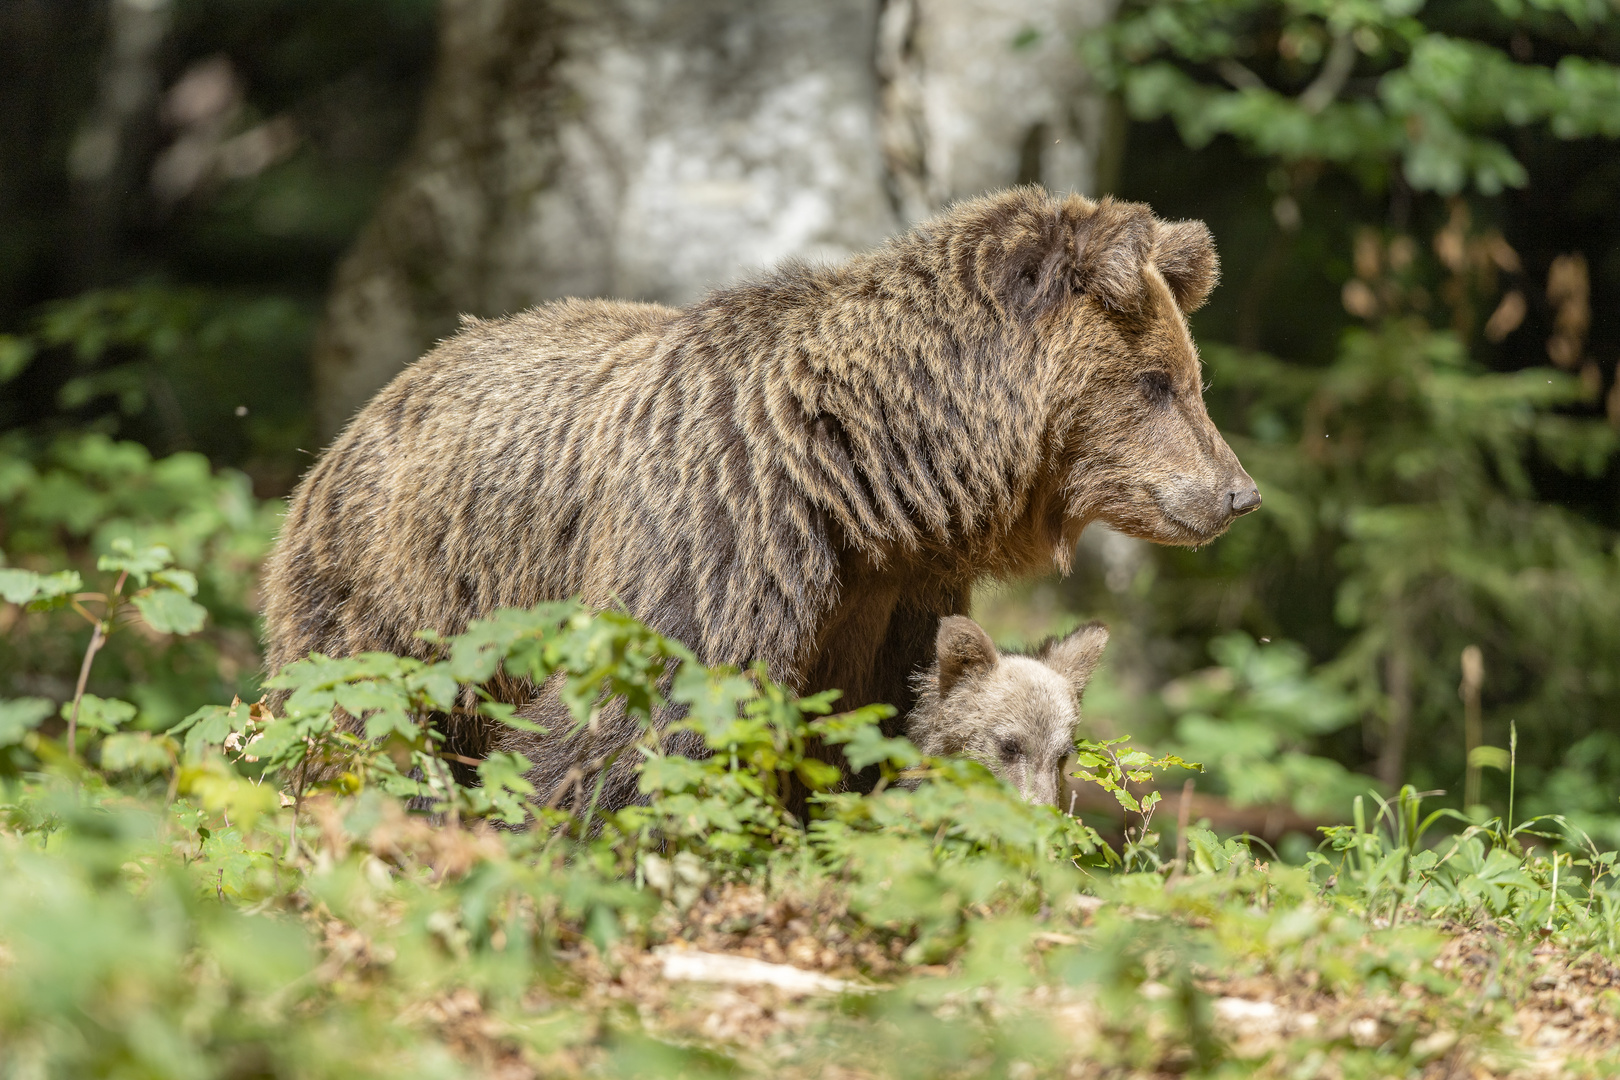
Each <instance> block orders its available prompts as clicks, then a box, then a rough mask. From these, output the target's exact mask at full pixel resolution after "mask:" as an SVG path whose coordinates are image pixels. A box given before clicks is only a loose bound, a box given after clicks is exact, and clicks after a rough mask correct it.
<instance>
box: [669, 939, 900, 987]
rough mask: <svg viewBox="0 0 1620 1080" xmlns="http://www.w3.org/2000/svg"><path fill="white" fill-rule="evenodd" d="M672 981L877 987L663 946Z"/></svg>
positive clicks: (735, 984)
mask: <svg viewBox="0 0 1620 1080" xmlns="http://www.w3.org/2000/svg"><path fill="white" fill-rule="evenodd" d="M653 955H654V956H656V957H657V958H658V959H659V960H660V961H661V962H662V963H663V976H664V978H665V979H666V980H668V981H670V982H706V983H724V984H726V985H728V986H774V987H776V988H777V989H778V990H782V991H784V992H786V993H789V994H801V995H803V994H850V993H870V992H871V991H872V990H873V989H875V988H874V987H870V986H863V985H861V984H860V983H853V982H849V981H848V980H846V979H835V978H833V977H832V976H831V975H823V974H821V973H820V972H816V971H805V970H804V969H803V968H796V967H792V966H791V965H788V964H773V963H770V962H769V961H766V960H755V959H753V958H752V957H747V956H731V955H728V954H726V953H711V952H701V951H699V950H696V949H681V948H676V947H674V946H670V945H663V946H660V947H659V948H657V949H655V950H653Z"/></svg>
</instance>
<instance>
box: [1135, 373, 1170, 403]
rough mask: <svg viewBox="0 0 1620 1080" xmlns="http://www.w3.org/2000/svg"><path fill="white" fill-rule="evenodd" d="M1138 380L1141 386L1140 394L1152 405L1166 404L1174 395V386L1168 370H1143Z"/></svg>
mask: <svg viewBox="0 0 1620 1080" xmlns="http://www.w3.org/2000/svg"><path fill="white" fill-rule="evenodd" d="M1138 381H1139V382H1140V383H1141V386H1142V396H1143V397H1145V398H1147V399H1148V401H1150V402H1152V403H1153V404H1154V405H1165V404H1168V403H1169V401H1170V399H1171V398H1172V397H1173V396H1174V395H1175V386H1174V384H1172V383H1171V381H1170V373H1169V372H1166V371H1144V372H1143V373H1142V374H1141V376H1140V377H1139V380H1138Z"/></svg>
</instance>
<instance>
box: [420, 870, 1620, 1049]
mask: <svg viewBox="0 0 1620 1080" xmlns="http://www.w3.org/2000/svg"><path fill="white" fill-rule="evenodd" d="M1173 887H1174V886H1173V885H1172V886H1171V888H1173ZM1083 906H1084V907H1085V908H1086V911H1087V913H1086V916H1085V918H1084V920H1083V921H1084V924H1085V925H1086V926H1088V927H1092V926H1095V925H1096V921H1097V918H1098V917H1099V916H1100V915H1101V914H1103V913H1104V912H1105V911H1107V910H1108V909H1109V907H1110V906H1112V907H1114V908H1116V909H1117V908H1118V906H1119V905H1117V904H1115V905H1111V904H1110V903H1109V902H1107V901H1101V900H1095V899H1094V898H1087V902H1086V903H1085V904H1084V905H1083ZM1120 913H1121V912H1118V911H1117V910H1116V914H1120ZM1122 914H1125V915H1126V917H1127V919H1129V918H1135V919H1139V920H1146V921H1152V920H1155V919H1158V918H1161V915H1159V914H1157V913H1152V912H1145V911H1139V912H1134V913H1131V912H1123V913H1122ZM1251 914H1254V913H1251ZM1280 918H1281V919H1286V915H1284V916H1280ZM1192 921H1193V923H1194V924H1195V926H1194V928H1195V929H1203V930H1211V929H1213V930H1216V931H1217V932H1218V931H1219V927H1218V925H1217V923H1218V922H1219V916H1217V918H1216V919H1214V920H1211V919H1203V920H1198V919H1194V920H1192ZM1199 922H1202V923H1203V925H1202V926H1197V925H1196V924H1197V923H1199ZM652 929H653V931H654V933H653V935H652V936H653V937H654V938H655V939H662V941H663V943H662V944H658V945H655V946H646V945H632V944H629V943H620V944H619V945H617V946H615V947H614V948H612V949H610V950H609V951H608V953H607V954H601V953H598V952H597V951H596V950H595V949H593V948H592V947H591V946H590V945H589V944H588V943H584V942H581V943H579V944H578V945H577V947H576V948H574V949H572V950H569V951H567V952H565V954H564V958H565V960H566V964H567V969H568V974H569V978H568V980H567V983H568V988H567V990H566V994H567V995H568V996H569V997H571V998H573V1004H574V1005H575V1006H576V1007H579V1008H581V1009H582V1010H583V1011H584V1012H585V1013H586V1014H594V1015H598V1016H609V1015H622V1016H631V1015H633V1016H634V1017H635V1018H636V1021H637V1022H638V1026H640V1027H641V1028H642V1030H644V1031H645V1032H646V1034H648V1035H650V1036H652V1037H654V1038H655V1039H657V1040H659V1041H660V1042H662V1043H665V1044H670V1045H678V1046H684V1047H688V1048H701V1049H703V1050H707V1051H710V1052H713V1053H715V1054H716V1055H719V1056H720V1058H721V1059H722V1060H726V1061H728V1062H730V1063H733V1064H734V1065H736V1066H740V1067H741V1068H742V1070H743V1071H744V1072H746V1073H750V1074H757V1075H769V1076H782V1077H794V1076H805V1077H809V1076H844V1077H851V1078H854V1077H876V1076H889V1075H896V1074H899V1075H938V1074H934V1073H931V1072H930V1070H929V1068H928V1067H927V1064H926V1063H928V1062H929V1061H930V1060H931V1059H932V1055H931V1054H928V1053H923V1054H921V1055H920V1060H919V1061H918V1062H917V1063H916V1066H921V1067H916V1066H913V1067H908V1066H907V1065H906V1064H905V1063H903V1062H900V1063H897V1062H895V1061H893V1060H889V1059H887V1058H886V1057H880V1058H879V1059H877V1060H873V1059H870V1058H868V1059H867V1060H866V1061H864V1062H863V1060H862V1047H863V1044H866V1043H868V1042H869V1044H870V1046H871V1048H872V1052H879V1051H881V1050H884V1049H888V1048H892V1047H894V1046H895V1045H896V1042H897V1039H896V1035H897V1032H896V1031H895V1030H893V1028H894V1027H895V1023H894V1017H893V1015H892V1012H891V1010H885V1009H883V1008H874V1007H872V1003H873V1002H874V1001H876V1000H878V999H880V998H881V997H882V996H883V995H885V994H888V995H895V994H897V993H899V994H900V996H901V997H903V998H904V999H905V1005H906V1007H907V1008H908V1009H918V1008H921V1009H925V1010H927V1011H930V1012H932V1014H933V1016H934V1018H935V1019H937V1020H938V1021H941V1022H943V1023H944V1024H946V1025H950V1024H953V1023H965V1024H970V1025H975V1024H979V1023H981V1022H982V1021H983V1020H984V1019H985V1018H987V1017H994V1018H995V1019H996V1020H998V1021H999V1022H1001V1023H1002V1024H1003V1025H1005V1024H1006V1022H1007V1019H1008V1017H1009V1016H1010V1015H1011V1014H1013V1013H1017V1014H1019V1015H1020V1016H1021V1018H1022V1020H1023V1021H1024V1022H1025V1023H1031V1024H1034V1025H1038V1026H1042V1027H1045V1028H1047V1029H1048V1033H1047V1034H1049V1035H1050V1037H1052V1038H1055V1039H1056V1040H1057V1042H1058V1043H1059V1044H1061V1047H1062V1049H1061V1052H1060V1053H1059V1055H1058V1057H1057V1058H1055V1059H1054V1058H1052V1057H1051V1056H1050V1050H1051V1049H1052V1047H1050V1046H1047V1047H1043V1050H1045V1051H1046V1052H1047V1053H1046V1060H1045V1063H1044V1066H1043V1067H1040V1068H1037V1067H1036V1066H1035V1065H1033V1064H1029V1063H1023V1062H1020V1061H1018V1060H1016V1059H1014V1060H1012V1061H1010V1062H1007V1061H1002V1062H1000V1064H1001V1065H1003V1066H1004V1067H1005V1069H1004V1071H1005V1074H1006V1075H1009V1076H1036V1075H1063V1076H1069V1077H1102V1076H1120V1077H1124V1076H1130V1077H1138V1076H1139V1077H1160V1076H1164V1077H1169V1076H1180V1075H1184V1074H1187V1073H1188V1072H1189V1071H1200V1070H1198V1069H1196V1068H1195V1066H1196V1064H1197V1062H1196V1061H1195V1060H1194V1059H1195V1057H1196V1056H1197V1053H1198V1052H1199V1051H1198V1050H1197V1049H1195V1048H1190V1047H1189V1045H1188V1043H1189V1039H1188V1038H1187V1031H1186V1030H1185V1027H1186V1025H1187V1021H1188V1019H1189V1017H1188V1016H1187V1015H1186V1014H1185V1012H1182V1013H1180V1014H1179V1015H1178V1011H1177V1010H1175V1009H1168V1010H1167V1009H1164V1008H1162V1007H1161V1006H1163V1005H1164V1004H1165V1003H1166V1002H1167V1000H1168V999H1170V998H1172V997H1173V996H1175V994H1176V991H1175V990H1174V989H1172V988H1171V987H1169V986H1166V985H1165V984H1164V983H1162V982H1158V981H1155V980H1152V979H1145V980H1143V981H1141V982H1140V983H1139V984H1138V985H1137V986H1136V987H1135V988H1134V994H1135V995H1136V997H1137V998H1138V1005H1139V1007H1138V1008H1134V1009H1133V1008H1131V1007H1130V1003H1129V1002H1124V1003H1122V1002H1121V1001H1119V1000H1118V999H1117V994H1115V995H1114V997H1115V1000H1112V1001H1109V1002H1106V1003H1104V1002H1102V1001H1099V994H1098V992H1097V991H1096V990H1095V989H1089V990H1088V989H1078V988H1074V987H1063V986H1054V985H1053V984H1052V983H1050V982H1044V981H1037V982H1036V983H1035V984H1034V985H1024V986H1016V987H1003V986H998V985H995V984H980V985H976V986H971V987H969V986H964V985H963V984H962V983H961V981H960V980H959V978H957V977H958V976H960V975H961V970H960V964H943V965H928V964H908V963H906V962H905V961H904V960H903V959H901V957H900V953H901V945H902V943H901V942H900V940H899V939H892V940H891V941H890V942H889V943H888V947H883V946H881V945H879V944H878V943H876V942H874V941H873V940H872V939H871V938H870V937H869V936H868V935H867V934H865V933H864V932H863V930H862V929H861V928H860V927H859V926H858V925H855V924H853V923H851V921H850V920H849V919H848V912H847V910H845V909H844V907H843V906H842V904H841V903H840V901H839V898H838V895H837V893H836V891H824V892H823V893H822V895H820V896H819V897H813V898H806V897H803V896H798V897H795V896H792V895H775V896H773V895H771V894H770V893H768V892H767V891H766V890H765V889H762V888H759V887H756V886H749V885H728V886H724V887H720V888H718V889H712V890H709V891H708V892H707V893H706V894H705V895H704V896H703V897H702V898H701V899H699V900H698V901H697V902H695V903H693V904H692V905H691V906H690V907H689V908H688V909H687V910H686V911H684V912H681V911H677V910H676V909H675V908H674V906H673V905H666V907H665V909H664V911H663V912H661V913H660V915H659V916H658V917H657V919H656V920H655V924H654V926H653V928H652ZM1268 929H1270V930H1271V931H1272V932H1273V936H1275V929H1276V928H1275V927H1271V928H1268ZM1388 929H1391V928H1389V927H1388V926H1387V920H1375V924H1374V925H1372V926H1370V927H1369V928H1368V932H1367V935H1366V936H1365V939H1364V940H1363V941H1362V942H1360V943H1356V942H1350V943H1343V942H1341V943H1340V945H1341V948H1340V949H1339V950H1338V955H1337V960H1338V961H1339V962H1340V963H1341V964H1343V965H1347V966H1348V967H1350V968H1356V969H1360V970H1363V971H1367V972H1370V973H1372V974H1373V976H1374V977H1372V978H1370V979H1368V980H1367V981H1365V982H1361V983H1359V984H1357V985H1354V986H1348V987H1347V986H1334V985H1331V983H1332V981H1333V980H1331V979H1327V978H1324V977H1323V973H1322V972H1321V971H1320V970H1319V968H1318V967H1317V966H1313V965H1311V964H1309V963H1300V964H1297V965H1296V966H1293V967H1292V968H1291V969H1290V966H1289V965H1288V964H1286V963H1284V964H1277V963H1270V964H1260V965H1254V966H1253V969H1252V970H1247V971H1225V972H1222V971H1215V970H1206V971H1202V972H1199V973H1197V975H1196V977H1195V978H1194V979H1193V987H1194V988H1195V990H1196V992H1197V999H1196V1001H1195V1004H1194V1008H1195V1009H1196V1010H1200V1011H1202V1013H1203V1015H1202V1017H1201V1018H1199V1019H1197V1020H1195V1021H1194V1023H1193V1026H1195V1027H1196V1026H1198V1024H1200V1023H1201V1024H1203V1025H1205V1027H1206V1030H1205V1031H1204V1032H1203V1035H1202V1037H1203V1039H1204V1040H1205V1041H1206V1042H1207V1044H1208V1045H1207V1046H1206V1047H1204V1048H1203V1052H1204V1053H1206V1054H1211V1055H1213V1056H1215V1057H1217V1058H1218V1059H1219V1060H1220V1063H1221V1064H1222V1065H1223V1066H1224V1068H1223V1069H1222V1070H1221V1072H1222V1075H1228V1074H1231V1075H1258V1076H1290V1077H1292V1076H1312V1077H1318V1076H1319V1077H1341V1076H1363V1075H1365V1076H1401V1075H1412V1076H1422V1077H1425V1078H1441V1077H1470V1078H1481V1080H1483V1078H1495V1077H1502V1078H1508V1077H1553V1076H1570V1075H1581V1076H1585V1075H1593V1076H1603V1075H1613V1074H1615V1073H1617V1072H1620V966H1617V965H1616V964H1615V963H1614V962H1613V960H1612V959H1609V958H1606V957H1604V956H1603V955H1601V954H1600V953H1599V952H1597V951H1582V950H1574V949H1570V948H1565V947H1560V946H1557V945H1554V944H1551V943H1549V942H1546V941H1538V940H1535V939H1534V938H1532V939H1525V938H1523V937H1522V936H1521V935H1519V934H1517V933H1516V932H1515V931H1513V930H1512V929H1511V928H1507V927H1495V926H1491V925H1484V926H1462V925H1457V924H1455V923H1433V924H1421V923H1419V924H1415V925H1409V926H1407V927H1406V930H1407V932H1408V933H1409V934H1411V935H1413V936H1412V938H1411V939H1409V940H1408V942H1407V944H1409V945H1411V944H1415V945H1416V946H1417V947H1418V949H1419V951H1421V952H1423V953H1424V955H1425V958H1426V959H1427V964H1428V967H1429V968H1430V969H1431V970H1432V973H1433V976H1434V977H1433V978H1430V979H1422V978H1419V979H1410V978H1408V979H1404V980H1401V982H1400V985H1399V986H1392V985H1389V983H1388V982H1386V981H1385V980H1382V979H1380V978H1378V977H1377V972H1378V970H1379V969H1380V968H1381V967H1383V966H1384V965H1385V964H1386V958H1387V942H1379V941H1378V940H1376V939H1377V938H1378V937H1379V934H1380V931H1385V930H1388ZM1395 929H1399V928H1395ZM1285 934H1286V930H1285ZM1034 941H1035V944H1036V948H1037V950H1047V949H1052V948H1059V947H1065V946H1076V945H1078V944H1079V943H1080V941H1081V939H1080V938H1079V937H1076V936H1073V935H1069V934H1064V933H1058V932H1049V933H1046V934H1044V935H1042V934H1036V935H1035V937H1034ZM1345 944H1348V946H1349V947H1348V948H1344V947H1343V946H1344V945H1345ZM1357 944H1360V945H1361V946H1362V947H1363V949H1364V951H1362V952H1360V953H1359V954H1358V950H1357V948H1356V945H1357ZM738 959H741V960H743V961H744V963H741V964H738V963H735V962H733V961H735V960H738ZM1009 959H1012V960H1015V961H1017V960H1018V957H1016V956H1014V957H1010V958H1009ZM1295 959H1301V957H1296V958H1295ZM555 1004H557V1002H556V1001H555V1000H547V999H546V998H537V999H536V1000H534V1001H533V1002H531V1005H532V1007H533V1008H534V1010H535V1012H536V1015H544V1014H545V1013H546V1012H547V1011H548V1010H549V1009H550V1008H551V1007H552V1006H554V1005H555ZM1122 1005H1123V1007H1122ZM414 1018H415V1019H418V1020H421V1021H426V1022H427V1023H428V1024H429V1025H430V1026H432V1027H434V1028H435V1029H436V1030H437V1033H438V1034H439V1036H440V1037H441V1038H444V1039H445V1040H446V1041H447V1042H449V1043H450V1044H451V1045H453V1046H455V1047H457V1049H458V1053H459V1055H461V1056H463V1057H464V1059H465V1060H467V1061H469V1063H473V1062H476V1063H477V1064H478V1065H479V1066H480V1067H481V1068H482V1070H484V1071H486V1072H487V1073H488V1074H489V1075H492V1076H499V1077H503V1078H507V1077H510V1078H514V1080H515V1078H519V1077H533V1076H545V1075H555V1074H575V1073H589V1072H592V1071H594V1070H595V1067H597V1066H599V1065H600V1063H601V1062H600V1059H601V1057H602V1053H601V1051H602V1049H603V1046H604V1043H603V1041H602V1040H600V1039H596V1040H580V1041H578V1042H576V1043H575V1044H574V1045H572V1046H570V1047H568V1048H566V1049H560V1050H558V1051H557V1052H555V1053H553V1054H549V1055H544V1056H541V1057H538V1058H537V1057H535V1056H534V1055H532V1054H525V1053H523V1052H521V1051H520V1050H519V1049H518V1048H517V1045H516V1044H515V1043H514V1042H513V1041H512V1040H511V1039H509V1038H508V1036H509V1034H510V1031H509V1030H508V1025H507V1023H506V1022H504V1021H500V1020H495V1019H493V1018H491V1017H490V1016H488V1015H486V1014H485V1013H484V1012H483V1010H482V1008H481V1006H480V1004H479V999H478V996H477V995H476V994H473V993H470V992H468V991H461V992H458V993H455V994H451V995H447V996H445V997H442V998H440V999H438V1000H436V1001H433V1002H431V1003H428V1004H425V1005H424V1006H423V1007H422V1008H421V1010H420V1011H419V1012H418V1013H417V1015H416V1017H414ZM1178 1022H1179V1023H1178ZM1133 1025H1134V1029H1133ZM880 1028H889V1029H890V1030H887V1031H880V1030H879V1029H880ZM1178 1028H1179V1029H1180V1030H1178ZM1192 1041H1194V1042H1196V1041H1197V1040H1196V1039H1194V1040H1192ZM953 1064H954V1066H955V1067H954V1068H952V1069H950V1071H951V1072H952V1073H953V1074H954V1073H960V1074H961V1075H981V1074H986V1075H987V1074H991V1073H993V1072H995V1071H996V1070H995V1068H994V1066H995V1065H996V1064H997V1062H996V1061H995V1060H993V1059H990V1058H985V1059H984V1060H983V1061H982V1062H980V1063H979V1064H978V1065H974V1064H973V1063H971V1062H969V1061H957V1062H954V1063H953ZM1053 1065H1059V1066H1060V1067H1059V1069H1058V1070H1057V1071H1056V1072H1054V1071H1053V1070H1052V1066H1053Z"/></svg>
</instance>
